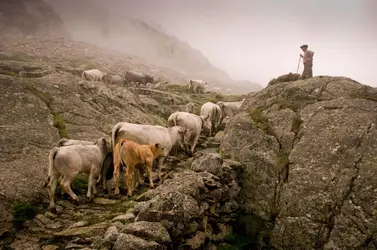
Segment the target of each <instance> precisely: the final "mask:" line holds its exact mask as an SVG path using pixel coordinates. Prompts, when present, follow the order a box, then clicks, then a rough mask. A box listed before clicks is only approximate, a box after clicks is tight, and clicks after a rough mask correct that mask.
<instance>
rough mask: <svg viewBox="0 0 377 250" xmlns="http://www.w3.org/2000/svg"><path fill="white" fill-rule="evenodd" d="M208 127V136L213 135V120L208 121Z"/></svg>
mask: <svg viewBox="0 0 377 250" xmlns="http://www.w3.org/2000/svg"><path fill="white" fill-rule="evenodd" d="M210 119H211V118H210ZM208 128H209V134H208V136H211V135H212V122H211V121H209V122H208Z"/></svg>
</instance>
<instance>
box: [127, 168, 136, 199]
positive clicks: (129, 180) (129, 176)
mask: <svg viewBox="0 0 377 250" xmlns="http://www.w3.org/2000/svg"><path fill="white" fill-rule="evenodd" d="M134 168H135V166H134V165H132V164H127V171H126V174H125V182H126V186H127V195H128V196H132V192H133V189H134V187H133V184H134V182H133V179H134V178H133V172H134V171H133V170H134Z"/></svg>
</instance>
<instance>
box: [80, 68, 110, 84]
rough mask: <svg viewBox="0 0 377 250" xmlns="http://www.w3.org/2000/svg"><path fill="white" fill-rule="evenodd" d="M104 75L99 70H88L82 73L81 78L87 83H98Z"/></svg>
mask: <svg viewBox="0 0 377 250" xmlns="http://www.w3.org/2000/svg"><path fill="white" fill-rule="evenodd" d="M104 76H105V74H104V73H102V72H101V71H100V70H99V69H89V70H85V71H84V72H82V75H81V77H82V78H83V79H86V80H88V81H100V82H102V79H103V78H104Z"/></svg>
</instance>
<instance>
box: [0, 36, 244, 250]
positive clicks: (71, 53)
mask: <svg viewBox="0 0 377 250" xmlns="http://www.w3.org/2000/svg"><path fill="white" fill-rule="evenodd" d="M53 45H54V46H53ZM0 51H1V53H0V83H1V91H2V92H1V93H2V95H1V96H2V98H1V101H0V102H1V112H2V114H3V115H2V116H1V118H0V119H1V131H2V133H1V135H0V140H1V145H3V146H2V147H0V155H1V159H2V160H1V163H0V178H1V181H0V206H1V217H0V224H1V225H0V228H1V229H0V239H1V241H0V242H1V243H0V246H1V247H3V248H5V249H9V248H11V249H20V248H26V249H61V248H65V249H77V248H83V247H85V246H86V247H89V248H91V249H98V248H101V249H110V248H111V247H114V249H123V245H124V244H125V243H124V241H125V239H126V240H127V241H129V238H130V237H131V238H132V239H131V240H132V241H134V242H135V243H134V244H135V246H136V247H135V248H137V249H149V248H148V247H149V246H152V245H153V246H154V247H156V248H157V249H166V248H167V249H171V246H175V247H178V246H182V247H184V246H186V247H188V246H191V245H193V246H194V248H195V246H197V247H196V248H197V249H199V248H201V247H203V246H204V245H205V244H206V245H207V246H208V247H211V246H212V245H213V244H217V245H218V244H220V243H221V242H224V239H225V238H226V237H227V236H228V235H229V234H230V233H231V232H230V229H231V224H232V223H234V221H235V220H236V219H237V216H236V214H235V213H234V212H235V211H236V209H237V207H238V205H237V202H236V201H235V199H236V196H237V194H238V192H239V186H238V176H239V172H241V171H242V166H241V165H240V164H239V163H237V162H233V161H224V162H223V159H222V157H221V156H220V155H218V154H216V152H217V151H218V146H219V138H209V139H208V140H207V139H206V138H202V139H201V149H202V150H203V151H202V152H198V153H197V154H196V155H195V156H194V158H190V159H187V156H182V155H178V157H179V158H174V157H172V158H171V159H169V162H168V164H167V168H166V169H165V173H166V177H165V178H166V179H167V180H166V181H165V182H164V184H162V185H161V186H159V187H158V188H157V189H156V190H152V191H150V192H147V193H144V194H143V195H142V196H140V197H138V196H137V195H136V196H135V197H133V198H132V199H131V200H127V199H126V198H124V197H122V196H120V197H113V196H109V195H108V194H103V193H101V194H100V196H99V198H98V199H96V200H94V202H93V203H89V202H88V201H85V198H84V197H85V196H83V197H82V198H83V200H84V202H83V203H82V204H81V205H80V206H78V207H76V206H75V205H72V204H71V202H70V201H69V200H65V199H66V197H58V200H59V202H58V204H59V209H58V214H57V215H54V214H51V213H49V212H46V211H47V201H48V200H47V190H44V189H42V184H43V181H44V179H45V178H46V176H47V156H48V152H49V150H50V149H51V148H52V147H53V146H55V145H56V143H57V141H58V140H59V139H60V138H62V137H69V138H75V139H84V140H94V139H97V138H99V137H101V136H107V135H108V133H109V131H110V130H111V128H112V126H113V125H114V124H116V123H117V122H119V121H129V122H135V123H144V124H161V125H165V124H166V119H167V118H168V116H169V115H170V114H171V113H173V112H174V111H176V110H182V108H183V105H185V104H187V103H188V102H190V101H192V102H194V103H196V104H197V109H198V108H199V107H200V105H201V104H203V103H204V102H206V101H208V100H211V101H214V102H216V101H219V100H225V101H226V100H229V101H231V100H240V99H242V96H222V95H219V94H216V93H206V94H200V95H196V94H189V93H187V87H186V86H180V85H174V84H169V83H168V84H164V85H163V86H162V87H163V89H165V90H158V89H153V88H144V89H136V88H134V87H132V86H127V87H124V86H123V84H106V83H101V82H91V81H84V80H83V79H81V72H82V71H83V70H84V69H86V68H92V67H98V68H100V69H102V70H104V71H106V70H107V71H111V72H121V70H122V69H124V68H129V69H131V68H132V69H141V68H142V69H143V70H145V71H146V72H153V73H154V75H155V76H156V77H160V78H163V79H165V81H168V82H175V80H176V79H177V78H179V75H178V76H176V75H175V74H174V71H173V72H171V71H169V70H168V69H165V68H162V67H158V66H155V65H141V64H138V63H137V62H135V61H132V60H129V59H128V58H127V55H124V54H120V53H114V52H113V51H109V50H105V49H100V48H98V47H96V46H93V45H89V44H85V43H81V42H73V41H71V40H68V39H63V38H57V39H52V38H50V39H42V38H35V37H21V36H6V37H3V38H2V40H1V42H0ZM175 77H177V78H175ZM23 131H24V132H23ZM218 137H221V133H220V134H219V135H218ZM199 149H200V147H199ZM182 157H183V158H182ZM191 162H193V164H190V163H191ZM172 170H174V171H172ZM86 182H87V177H86V176H85V175H84V176H80V178H78V179H77V180H76V181H75V183H74V184H73V186H74V188H75V190H76V192H77V193H79V194H81V195H85V190H86V186H87V183H86ZM179 185H182V186H181V188H178V186H179ZM145 191H146V189H145V188H143V189H142V190H140V193H139V194H141V193H143V192H145ZM130 208H133V209H134V210H129V209H130ZM190 209H191V210H190ZM220 214H221V217H219V216H220ZM218 218H221V220H220V219H218ZM134 221H135V223H136V222H138V223H136V224H129V223H131V222H134ZM141 222H143V223H144V222H150V223H152V224H145V223H144V224H143V223H141ZM160 222H161V223H162V224H161V223H160ZM140 223H141V224H140ZM125 225H130V227H132V228H133V227H135V228H134V229H132V230H136V231H137V232H136V231H135V232H134V231H129V230H131V229H124V226H125ZM151 225H152V226H153V227H156V228H157V229H158V232H154V231H153V232H149V231H148V230H150V229H149V228H150V227H152V226H151ZM127 230H128V231H127ZM140 230H141V231H140ZM143 230H147V231H148V232H144V231H143ZM161 230H162V232H161ZM106 232H107V233H106ZM105 233H106V234H105ZM155 233H158V234H160V233H162V236H161V235H156V234H155ZM118 236H119V237H118ZM127 237H128V238H127ZM156 237H163V239H162V241H161V240H159V239H158V238H156ZM118 238H119V240H118ZM141 246H144V248H142V247H141ZM135 248H133V249H135Z"/></svg>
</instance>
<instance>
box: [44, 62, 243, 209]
mask: <svg viewBox="0 0 377 250" xmlns="http://www.w3.org/2000/svg"><path fill="white" fill-rule="evenodd" d="M97 73H102V72H100V71H97V70H89V71H84V73H83V77H85V78H86V79H90V80H93V79H94V80H98V79H99V78H98V77H97V76H100V74H97ZM93 76H96V77H97V78H96V77H93ZM101 79H103V76H102V78H101ZM125 79H130V78H127V74H126V78H125ZM198 82H199V84H197V83H198ZM202 85H204V86H205V85H206V84H204V82H203V81H193V80H192V81H190V83H189V88H190V89H192V90H193V91H201V90H202V89H201V88H202ZM198 89H199V90H198ZM244 100H245V99H244ZM244 100H242V101H240V102H218V103H217V104H215V103H212V102H207V103H205V104H203V105H202V107H201V110H200V114H199V115H196V114H194V108H195V104H194V103H188V104H187V105H186V107H185V111H177V112H174V113H173V114H171V115H170V117H169V118H168V121H167V126H166V127H163V126H159V125H147V124H134V123H128V122H119V123H117V124H116V125H115V126H114V127H113V129H112V131H111V138H109V139H106V138H100V139H99V140H97V141H95V142H93V141H82V140H74V139H66V138H63V139H61V140H60V141H59V142H58V146H57V147H54V148H53V149H52V150H51V151H50V153H49V157H48V158H49V166H48V177H47V179H46V181H45V183H44V187H48V191H49V196H50V210H51V211H52V212H56V208H55V201H54V200H55V199H54V198H55V191H56V187H57V182H58V180H59V178H60V177H62V180H61V182H60V186H61V188H62V191H64V192H66V193H67V194H68V195H69V196H70V197H71V198H72V200H73V201H74V202H76V203H77V202H78V197H77V195H76V194H75V193H74V192H73V191H72V190H71V183H72V181H73V180H74V179H75V178H76V177H77V175H78V174H79V173H80V172H83V173H87V174H88V176H89V179H88V192H87V197H88V198H89V199H91V198H93V196H94V195H96V194H97V189H96V183H99V182H101V181H102V185H103V189H104V190H107V191H109V190H108V187H107V180H108V179H111V177H113V178H114V188H115V191H114V194H119V175H120V171H123V172H124V180H125V185H126V187H127V195H129V196H132V192H133V190H134V189H135V188H137V187H138V185H139V184H143V182H144V179H143V178H142V176H141V175H140V172H139V170H142V168H140V166H143V165H145V166H146V170H147V174H148V177H149V182H150V187H151V188H153V187H154V184H153V180H152V167H153V162H154V161H155V160H156V161H157V162H158V177H159V180H160V181H161V180H162V174H161V168H162V165H163V163H164V160H165V158H166V157H167V156H168V155H169V154H170V152H171V151H172V149H173V147H177V148H181V149H182V150H184V151H185V152H187V153H190V154H193V153H194V150H195V146H196V144H197V142H198V139H199V136H200V134H201V133H202V131H204V132H206V131H205V130H207V132H208V136H212V135H214V134H215V133H216V131H217V129H218V126H219V124H220V123H222V122H223V120H224V118H226V117H231V116H233V115H234V114H235V113H237V112H238V111H239V109H240V107H241V105H242V103H243V102H244ZM112 169H113V171H111V170H112ZM109 173H110V175H109ZM96 178H98V179H97V180H96Z"/></svg>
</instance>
